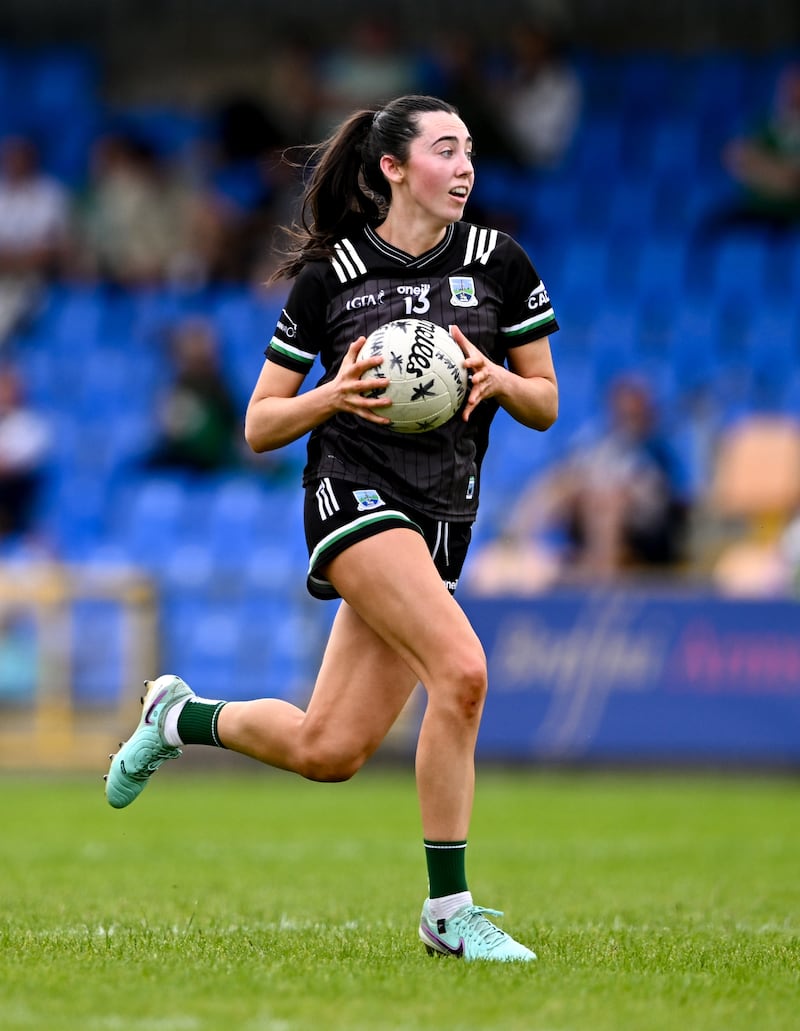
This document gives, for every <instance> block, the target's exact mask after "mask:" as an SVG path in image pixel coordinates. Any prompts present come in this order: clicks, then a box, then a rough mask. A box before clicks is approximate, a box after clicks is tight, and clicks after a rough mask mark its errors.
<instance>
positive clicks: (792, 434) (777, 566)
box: [698, 412, 800, 596]
mask: <svg viewBox="0 0 800 1031" xmlns="http://www.w3.org/2000/svg"><path fill="white" fill-rule="evenodd" d="M799 514H800V421H798V419H797V417H796V416H789V415H783V414H766V413H756V412H754V413H751V414H748V415H747V416H745V417H743V418H741V419H739V420H737V421H735V422H733V423H732V424H730V425H729V426H727V427H726V428H725V430H724V431H723V432H722V433H721V434H720V438H719V441H718V446H717V449H716V454H715V458H714V467H713V470H712V474H711V476H710V478H709V482H708V486H707V490H706V492H705V495H704V496H703V498H702V505H701V506H700V507H699V513H698V515H699V517H700V522H701V523H702V527H703V530H704V532H705V533H706V536H707V537H709V538H710V539H711V540H712V541H713V540H714V538H716V539H717V540H720V539H721V542H722V543H721V546H717V547H716V548H715V550H716V552H717V554H716V556H715V558H714V561H713V563H712V567H711V579H712V582H713V583H714V584H715V586H716V587H717V588H718V589H719V590H720V591H722V592H723V593H725V594H730V595H749V596H776V595H781V594H787V593H791V592H792V591H794V590H796V587H797V584H798V582H800V580H799V579H798V574H800V550H799V549H798V544H800V520H799V519H798V515H799Z"/></svg>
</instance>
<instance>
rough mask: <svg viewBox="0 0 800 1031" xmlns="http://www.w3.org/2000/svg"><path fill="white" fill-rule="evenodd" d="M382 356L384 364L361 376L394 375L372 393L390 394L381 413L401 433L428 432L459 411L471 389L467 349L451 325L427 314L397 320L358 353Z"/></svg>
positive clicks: (382, 328)
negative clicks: (449, 328)
mask: <svg viewBox="0 0 800 1031" xmlns="http://www.w3.org/2000/svg"><path fill="white" fill-rule="evenodd" d="M375 355H379V356H380V357H381V358H382V359H383V360H382V361H381V364H380V365H376V366H375V368H372V369H369V370H368V371H367V372H365V373H364V375H363V376H362V377H361V378H362V379H383V378H386V379H388V380H390V383H389V386H388V387H387V388H386V389H379V390H375V391H374V392H373V393H372V394H370V395H368V396H371V397H382V396H385V397H389V398H391V400H392V406H391V408H385V409H383V408H382V409H380V414H381V415H385V416H386V418H388V419H391V420H392V422H391V426H390V427H389V428H390V429H392V430H395V431H396V432H397V433H425V432H426V431H427V430H435V429H436V428H437V427H438V426H443V425H444V424H445V423H446V422H447V420H448V419H452V417H453V416H454V415H455V414H456V412H457V411H458V410H459V408H460V407H461V405H462V404H463V402H464V398H465V397H466V394H467V370H466V369H465V368H464V353H463V351H462V350H461V348H460V347H459V346H458V344H457V343H456V342H455V340H453V338H452V337H451V336H450V334H449V333H448V332H447V330H446V329H443V328H442V327H441V326H437V325H436V323H434V322H428V321H427V320H425V319H396V320H395V321H394V322H387V323H386V324H385V325H383V326H380V327H379V328H378V329H376V330H375V331H374V332H372V333H370V335H369V336H368V337H367V340H366V343H365V344H364V346H363V347H362V348H361V351H360V353H359V358H360V359H364V358H370V357H374V356H375Z"/></svg>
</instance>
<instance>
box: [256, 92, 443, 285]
mask: <svg viewBox="0 0 800 1031" xmlns="http://www.w3.org/2000/svg"><path fill="white" fill-rule="evenodd" d="M424 111H446V112H448V113H449V114H458V112H457V110H456V109H455V108H454V107H453V106H452V105H451V104H448V103H446V102H445V101H444V100H439V99H438V98H437V97H425V96H407V97H398V98H397V99H396V100H393V101H391V103H389V104H387V105H386V107H384V108H382V109H381V110H379V111H358V112H356V113H355V114H353V115H350V117H349V118H347V119H346V120H345V121H344V122H342V124H341V125H340V126H339V128H338V129H337V130H336V131H335V132H334V133H333V135H331V136H330V137H328V139H327V140H325V141H324V142H323V143H321V144H320V145H319V146H318V147H316V148H314V149H313V150H312V152H311V156H310V159H309V164H311V165H313V171H312V173H311V177H310V179H309V181H308V184H307V186H306V188H305V192H304V194H303V200H302V206H301V209H300V216H299V220H298V222H297V223H295V224H294V225H293V226H291V227H290V228H289V229H287V230H286V232H287V234H288V237H289V248H288V251H287V253H286V255H285V260H284V261H283V262H282V263H281V264H280V265H279V266H278V268H277V269H276V270H275V272H274V273H273V275H272V277H271V280H272V281H275V280H277V279H282V278H286V279H291V278H293V277H294V276H296V275H297V274H298V273H299V272H300V270H301V269H302V268H303V266H304V265H306V264H308V263H309V262H311V261H319V260H321V259H324V258H328V257H330V255H331V254H332V253H333V244H334V243H335V241H336V240H337V239H338V238H340V237H341V236H343V235H346V234H347V233H348V232H351V231H352V230H353V229H354V228H357V227H360V226H361V225H363V224H364V223H375V222H380V221H382V220H383V219H384V218H385V217H386V213H387V211H388V209H389V202H390V201H391V197H392V193H391V189H390V186H389V183H388V182H387V180H386V178H385V177H384V175H383V172H382V171H381V167H380V162H381V158H382V157H383V155H384V154H391V155H392V156H393V157H395V158H397V160H398V161H400V162H404V161H407V160H408V154H409V149H410V146H411V141H412V140H413V139H414V138H415V137H416V136H418V135H419V127H418V124H417V120H418V116H419V115H420V114H421V113H422V112H424Z"/></svg>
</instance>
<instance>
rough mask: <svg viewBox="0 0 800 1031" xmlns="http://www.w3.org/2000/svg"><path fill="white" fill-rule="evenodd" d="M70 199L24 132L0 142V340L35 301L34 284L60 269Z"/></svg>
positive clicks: (67, 237)
mask: <svg viewBox="0 0 800 1031" xmlns="http://www.w3.org/2000/svg"><path fill="white" fill-rule="evenodd" d="M69 241H70V199H69V195H68V193H67V191H66V190H65V189H64V187H63V186H62V185H61V184H60V183H59V182H57V181H56V180H55V179H53V178H51V177H50V176H49V175H46V174H45V173H44V172H43V171H42V170H41V168H40V165H39V155H38V152H37V148H36V146H35V145H34V143H33V141H32V140H30V139H28V138H27V137H22V136H9V137H6V138H5V139H4V140H3V141H2V142H0V345H1V344H2V343H3V342H4V341H5V340H6V339H7V338H8V336H9V335H10V334H11V333H12V332H13V331H14V329H15V328H16V327H17V325H18V324H19V323H20V321H21V320H22V319H24V317H25V316H26V314H27V313H28V312H29V311H30V310H31V309H32V307H33V306H34V305H35V303H36V298H37V297H38V293H39V289H40V288H41V286H42V285H43V283H45V282H46V281H47V280H48V279H51V278H52V277H54V276H57V275H59V274H61V273H62V272H63V271H64V268H65V264H66V259H67V255H68V250H69Z"/></svg>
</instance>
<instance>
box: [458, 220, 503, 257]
mask: <svg viewBox="0 0 800 1031" xmlns="http://www.w3.org/2000/svg"><path fill="white" fill-rule="evenodd" d="M496 246H497V230H496V229H481V228H479V227H478V226H470V229H469V234H468V235H467V250H466V253H465V255H464V264H465V265H470V264H472V262H473V261H479V262H480V263H481V264H482V265H485V264H486V262H487V261H488V260H489V255H490V254H491V253H492V251H493V250H494V249H495V247H496Z"/></svg>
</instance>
